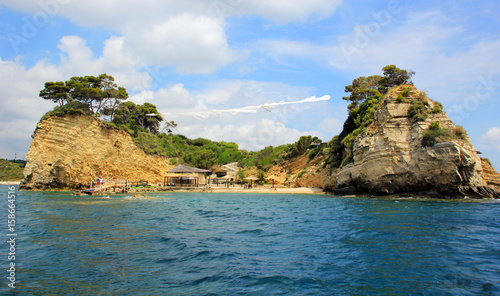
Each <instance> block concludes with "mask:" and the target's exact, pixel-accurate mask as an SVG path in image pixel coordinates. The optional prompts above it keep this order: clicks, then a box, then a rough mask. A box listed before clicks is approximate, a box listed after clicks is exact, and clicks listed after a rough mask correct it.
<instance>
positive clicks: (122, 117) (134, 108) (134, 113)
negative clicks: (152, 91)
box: [112, 102, 163, 135]
mask: <svg viewBox="0 0 500 296" xmlns="http://www.w3.org/2000/svg"><path fill="white" fill-rule="evenodd" d="M149 114H157V115H155V116H150V115H149ZM162 120H163V119H162V118H161V116H160V114H159V113H158V110H157V109H156V106H155V105H153V104H151V103H144V104H142V105H137V104H135V103H134V102H123V103H121V104H119V105H118V107H117V108H116V110H115V116H114V118H113V121H112V122H113V123H114V124H116V125H117V126H120V125H126V126H127V127H128V129H131V130H138V129H145V130H147V131H148V132H150V133H152V134H155V135H157V134H158V133H159V129H160V123H161V121H162Z"/></svg>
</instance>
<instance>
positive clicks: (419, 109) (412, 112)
mask: <svg viewBox="0 0 500 296" xmlns="http://www.w3.org/2000/svg"><path fill="white" fill-rule="evenodd" d="M428 116H429V111H428V110H427V108H426V107H425V105H424V103H423V102H422V101H415V102H413V103H412V104H411V106H410V109H408V117H409V118H410V119H411V121H412V122H414V123H415V122H418V121H424V120H426V119H427V117H428Z"/></svg>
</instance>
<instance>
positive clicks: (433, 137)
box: [422, 121, 449, 147]
mask: <svg viewBox="0 0 500 296" xmlns="http://www.w3.org/2000/svg"><path fill="white" fill-rule="evenodd" d="M439 138H445V139H447V138H449V132H448V130H446V129H443V128H441V125H440V124H439V121H434V122H432V123H431V124H430V125H429V128H427V129H426V130H425V131H424V135H423V138H422V146H425V147H433V146H434V145H436V143H438V140H439Z"/></svg>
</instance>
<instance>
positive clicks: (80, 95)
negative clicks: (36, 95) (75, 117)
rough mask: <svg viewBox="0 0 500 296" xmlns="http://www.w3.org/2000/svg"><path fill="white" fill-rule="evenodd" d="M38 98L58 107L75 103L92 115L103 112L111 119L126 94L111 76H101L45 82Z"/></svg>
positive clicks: (76, 77)
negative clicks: (82, 105) (85, 107)
mask: <svg viewBox="0 0 500 296" xmlns="http://www.w3.org/2000/svg"><path fill="white" fill-rule="evenodd" d="M40 97H41V98H43V99H45V100H51V101H53V102H54V103H58V104H59V105H60V106H63V105H64V104H66V103H68V102H73V101H77V102H80V103H83V104H85V105H87V106H88V107H89V110H90V111H91V112H92V113H94V114H96V115H100V112H101V111H104V114H106V115H109V116H110V117H111V119H113V117H114V113H115V110H116V107H117V106H118V104H120V102H122V101H125V100H126V99H127V98H128V93H127V90H126V89H125V88H124V87H121V86H118V85H117V84H116V83H115V79H114V77H113V76H110V75H107V74H101V75H99V76H97V77H96V76H83V77H78V76H75V77H71V78H70V79H69V80H68V81H65V82H62V81H57V82H46V83H45V86H44V89H42V90H41V91H40Z"/></svg>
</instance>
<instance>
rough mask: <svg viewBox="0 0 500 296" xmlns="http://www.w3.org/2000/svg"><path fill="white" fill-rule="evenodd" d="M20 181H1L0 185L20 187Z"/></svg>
mask: <svg viewBox="0 0 500 296" xmlns="http://www.w3.org/2000/svg"><path fill="white" fill-rule="evenodd" d="M19 184H21V182H20V181H0V185H19Z"/></svg>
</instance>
